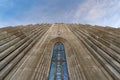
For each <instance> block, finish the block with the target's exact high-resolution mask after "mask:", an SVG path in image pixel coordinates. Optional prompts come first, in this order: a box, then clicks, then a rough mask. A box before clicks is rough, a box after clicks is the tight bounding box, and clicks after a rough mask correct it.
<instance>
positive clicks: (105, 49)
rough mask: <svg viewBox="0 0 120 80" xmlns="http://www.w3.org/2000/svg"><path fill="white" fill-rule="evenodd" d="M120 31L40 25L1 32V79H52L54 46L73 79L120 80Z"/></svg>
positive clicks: (62, 25) (79, 26)
mask: <svg viewBox="0 0 120 80" xmlns="http://www.w3.org/2000/svg"><path fill="white" fill-rule="evenodd" d="M119 31H120V29H114V28H109V27H108V28H107V27H106V28H103V27H99V26H91V25H82V24H36V25H28V26H18V27H7V28H1V29H0V80H48V77H49V72H50V66H51V59H52V53H53V48H54V44H55V43H56V42H61V43H63V44H64V47H65V54H66V60H67V68H68V74H69V79H70V80H120V32H119Z"/></svg>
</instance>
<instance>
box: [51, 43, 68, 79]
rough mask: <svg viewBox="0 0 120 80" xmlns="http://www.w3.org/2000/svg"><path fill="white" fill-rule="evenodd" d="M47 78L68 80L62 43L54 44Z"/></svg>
mask: <svg viewBox="0 0 120 80" xmlns="http://www.w3.org/2000/svg"><path fill="white" fill-rule="evenodd" d="M49 80H69V76H68V69H67V62H66V56H65V50H64V45H63V44H62V43H60V42H57V43H55V45H54V49H53V55H52V61H51V67H50V74H49Z"/></svg>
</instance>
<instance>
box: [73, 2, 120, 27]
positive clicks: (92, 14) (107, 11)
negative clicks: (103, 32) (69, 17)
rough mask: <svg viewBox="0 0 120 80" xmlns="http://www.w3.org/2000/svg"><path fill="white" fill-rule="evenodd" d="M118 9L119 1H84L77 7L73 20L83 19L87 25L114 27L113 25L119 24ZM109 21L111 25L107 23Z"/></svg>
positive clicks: (119, 6)
mask: <svg viewBox="0 0 120 80" xmlns="http://www.w3.org/2000/svg"><path fill="white" fill-rule="evenodd" d="M119 9H120V1H119V0H85V1H84V2H83V3H82V4H79V5H78V8H77V9H76V12H75V14H74V18H79V19H83V20H84V21H86V22H87V23H94V24H97V23H98V24H104V25H105V24H106V25H108V24H109V25H112V26H116V25H115V24H120V22H119V21H120V20H117V19H119V17H120V13H119V12H120V11H119ZM116 16H117V17H116ZM113 20H114V21H113ZM116 20H117V21H116ZM103 21H104V22H103ZM111 21H113V22H112V24H111V23H109V22H111ZM105 22H106V23H105ZM116 22H117V23H116ZM113 24H114V25H113Z"/></svg>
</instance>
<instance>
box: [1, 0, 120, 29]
mask: <svg viewBox="0 0 120 80" xmlns="http://www.w3.org/2000/svg"><path fill="white" fill-rule="evenodd" d="M38 23H80V24H91V25H100V26H111V27H120V0H0V27H5V26H16V25H27V24H38Z"/></svg>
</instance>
